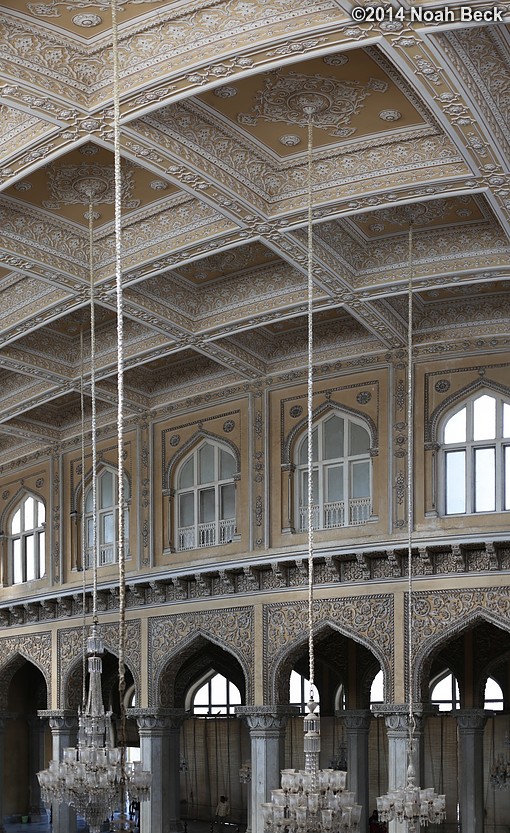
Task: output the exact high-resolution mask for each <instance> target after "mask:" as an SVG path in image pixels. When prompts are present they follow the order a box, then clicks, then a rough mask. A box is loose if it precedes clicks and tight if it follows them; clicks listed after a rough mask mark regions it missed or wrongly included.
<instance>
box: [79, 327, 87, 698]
mask: <svg viewBox="0 0 510 833" xmlns="http://www.w3.org/2000/svg"><path fill="white" fill-rule="evenodd" d="M80 413H81V507H80V508H81V569H82V573H83V576H82V578H83V582H82V606H83V621H82V690H81V705H82V711H83V712H85V707H86V705H87V685H86V682H87V680H86V672H87V626H86V615H87V609H86V602H87V591H86V582H85V574H86V570H85V547H86V543H87V535H86V528H85V397H84V392H83V324H82V325H81V327H80Z"/></svg>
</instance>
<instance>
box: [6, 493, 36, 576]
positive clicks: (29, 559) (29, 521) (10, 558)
mask: <svg viewBox="0 0 510 833" xmlns="http://www.w3.org/2000/svg"><path fill="white" fill-rule="evenodd" d="M2 529H3V530H4V533H5V535H6V544H7V581H8V583H9V584H23V583H25V582H27V581H34V580H36V579H41V578H43V576H44V575H45V574H46V549H47V546H46V503H45V501H44V499H43V497H42V495H40V494H38V493H37V492H34V491H33V490H31V489H27V488H26V487H25V486H22V487H20V488H19V489H18V490H17V492H16V494H15V495H14V496H13V498H12V499H11V500H10V501H9V503H8V504H7V506H6V507H5V508H4V511H3V513H2Z"/></svg>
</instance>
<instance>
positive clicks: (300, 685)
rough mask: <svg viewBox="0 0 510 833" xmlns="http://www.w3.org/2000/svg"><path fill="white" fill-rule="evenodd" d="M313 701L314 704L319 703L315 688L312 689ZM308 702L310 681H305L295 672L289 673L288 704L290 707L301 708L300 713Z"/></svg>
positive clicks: (304, 678) (305, 679)
mask: <svg viewBox="0 0 510 833" xmlns="http://www.w3.org/2000/svg"><path fill="white" fill-rule="evenodd" d="M313 699H314V700H315V702H316V703H319V702H320V698H319V692H318V689H317V687H316V686H314V687H313ZM309 700H310V680H307V678H306V677H304V676H303V675H302V674H298V672H297V671H291V672H290V681H289V704H290V705H291V706H301V711H305V707H306V704H307V703H308V701H309Z"/></svg>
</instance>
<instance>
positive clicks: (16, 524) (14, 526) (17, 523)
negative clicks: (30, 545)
mask: <svg viewBox="0 0 510 833" xmlns="http://www.w3.org/2000/svg"><path fill="white" fill-rule="evenodd" d="M11 532H12V534H13V535H16V533H17V532H21V507H20V508H19V509H18V510H17V512H15V513H14V515H13V516H12V522H11Z"/></svg>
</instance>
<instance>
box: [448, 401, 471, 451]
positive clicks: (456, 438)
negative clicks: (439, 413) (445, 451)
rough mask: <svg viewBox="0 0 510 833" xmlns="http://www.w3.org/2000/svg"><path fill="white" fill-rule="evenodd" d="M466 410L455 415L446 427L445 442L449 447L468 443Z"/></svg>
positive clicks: (463, 409)
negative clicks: (454, 444) (453, 444)
mask: <svg viewBox="0 0 510 833" xmlns="http://www.w3.org/2000/svg"><path fill="white" fill-rule="evenodd" d="M466 416H467V411H466V408H462V410H460V411H458V412H457V413H456V414H454V415H453V416H452V417H450V419H449V420H448V422H447V423H446V425H445V427H444V441H445V443H447V444H448V445H450V444H452V443H465V442H466Z"/></svg>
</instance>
